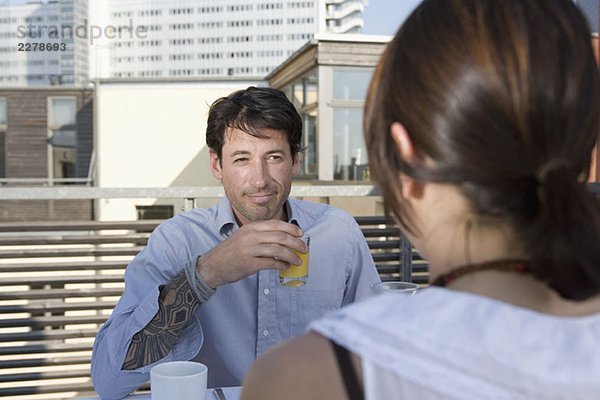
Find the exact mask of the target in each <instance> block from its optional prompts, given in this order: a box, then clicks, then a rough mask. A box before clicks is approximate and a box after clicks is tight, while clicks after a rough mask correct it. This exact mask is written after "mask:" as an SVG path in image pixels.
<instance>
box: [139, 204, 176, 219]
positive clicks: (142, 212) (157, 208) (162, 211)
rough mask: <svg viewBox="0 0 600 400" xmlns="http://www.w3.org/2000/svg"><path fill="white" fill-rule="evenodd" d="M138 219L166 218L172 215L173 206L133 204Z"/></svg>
mask: <svg viewBox="0 0 600 400" xmlns="http://www.w3.org/2000/svg"><path fill="white" fill-rule="evenodd" d="M135 208H136V210H137V217H138V219H168V218H171V217H172V216H173V215H174V211H173V206H168V205H164V206H163V205H153V206H135Z"/></svg>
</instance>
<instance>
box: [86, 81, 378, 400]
mask: <svg viewBox="0 0 600 400" xmlns="http://www.w3.org/2000/svg"><path fill="white" fill-rule="evenodd" d="M301 137H302V121H301V118H300V116H299V115H298V113H297V111H296V109H295V108H294V106H293V105H292V104H291V103H290V102H289V100H288V99H287V98H286V97H285V95H284V94H283V93H282V92H280V91H278V90H275V89H268V88H256V87H250V88H248V89H246V90H241V91H237V92H234V93H232V94H231V95H229V96H228V97H224V98H221V99H218V100H217V101H216V102H215V103H213V105H212V106H211V108H210V111H209V117H208V126H207V130H206V142H207V145H208V147H209V148H210V169H211V171H212V173H213V175H214V176H215V177H216V178H217V179H219V180H221V181H222V183H223V188H224V190H225V197H224V198H223V199H222V200H221V201H220V202H219V204H218V205H216V206H214V207H211V208H208V209H194V210H192V211H189V212H186V213H182V214H179V215H177V216H175V217H174V218H172V219H170V220H168V221H166V222H164V223H162V224H161V225H160V226H158V227H157V228H156V230H155V231H154V232H153V233H152V235H151V237H150V239H149V241H148V245H147V247H146V248H145V249H144V250H143V251H141V252H140V253H139V254H138V255H137V256H136V257H135V259H134V260H133V261H131V263H130V264H129V265H128V267H127V270H126V273H125V283H126V285H125V292H124V293H123V296H122V297H121V299H120V301H119V302H118V304H117V306H116V307H115V309H114V311H113V313H112V315H111V317H110V318H109V320H108V321H107V322H106V324H105V325H104V326H103V327H102V328H101V329H100V331H99V332H98V336H97V338H96V342H95V344H94V352H93V355H92V378H93V381H94V385H95V387H96V391H97V392H98V394H99V395H100V396H101V397H102V398H106V399H113V398H121V397H123V396H125V395H127V394H128V393H130V392H131V391H133V390H135V389H136V388H137V387H138V386H140V385H141V384H143V383H145V382H147V381H148V378H149V371H150V369H151V368H152V367H153V366H154V365H155V364H156V363H160V362H165V361H174V360H192V359H193V360H196V361H200V362H203V363H205V364H206V365H208V367H209V374H208V385H209V387H215V386H238V385H241V382H242V379H243V377H244V374H245V373H246V370H247V369H248V368H249V366H250V365H251V364H252V362H253V361H254V360H255V359H256V357H257V356H258V355H260V354H261V353H263V352H264V351H265V350H266V349H268V348H269V347H271V346H272V345H274V344H276V343H278V342H280V341H282V340H284V339H288V338H291V337H293V336H295V335H298V334H300V333H302V332H303V331H304V329H305V328H306V326H307V324H308V323H309V322H310V321H312V320H314V319H316V318H318V317H320V316H322V315H323V314H324V313H325V312H327V311H330V310H335V309H338V308H340V307H341V306H343V305H345V304H348V303H351V302H353V301H355V300H357V299H359V298H363V297H367V296H369V295H370V293H371V289H370V285H371V284H372V283H374V282H377V281H379V275H378V273H377V270H376V269H375V266H374V264H373V259H372V257H371V254H370V252H369V249H368V246H367V244H366V242H365V240H364V237H363V236H362V233H361V231H360V229H359V227H358V225H357V224H356V222H355V221H354V219H353V218H352V217H351V216H350V215H348V214H347V213H345V212H343V211H341V210H338V209H336V208H334V207H331V206H327V205H323V204H317V203H310V202H305V201H299V200H294V199H288V195H289V193H290V188H291V181H292V177H293V176H294V174H295V173H296V172H297V170H298V167H299V165H300V164H299V157H300V155H299V152H300V151H301ZM303 233H308V234H309V235H311V249H310V271H309V278H308V281H307V283H306V285H304V286H302V287H299V288H288V287H283V286H281V285H280V284H279V270H282V269H286V268H288V267H289V266H290V265H291V264H294V265H298V264H300V259H299V257H298V256H297V255H296V254H295V253H294V252H293V251H292V250H296V251H298V252H302V253H305V252H306V251H307V248H306V246H305V244H304V242H302V241H301V240H300V236H301V235H302V234H303Z"/></svg>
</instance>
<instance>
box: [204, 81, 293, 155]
mask: <svg viewBox="0 0 600 400" xmlns="http://www.w3.org/2000/svg"><path fill="white" fill-rule="evenodd" d="M230 129H239V130H241V131H244V132H246V133H247V134H249V135H252V136H255V137H258V138H263V137H265V134H264V132H261V131H262V130H263V129H272V130H276V131H280V132H283V133H284V134H285V136H286V137H287V140H288V143H289V144H290V152H291V154H292V157H295V156H296V154H297V153H298V152H299V151H300V150H301V141H302V118H301V117H300V115H299V114H298V111H296V108H295V107H294V105H293V104H292V103H291V102H290V101H289V100H288V98H287V97H286V95H285V94H284V93H283V92H282V91H280V90H277V89H272V88H259V87H254V86H250V87H249V88H247V89H244V90H238V91H236V92H233V93H231V94H230V95H229V96H227V97H221V98H219V99H217V100H216V101H215V102H214V103H213V104H212V105H211V106H210V110H209V112H208V125H207V127H206V144H207V145H208V147H210V148H211V149H212V150H213V151H214V152H215V153H217V156H218V157H219V159H221V156H222V153H223V142H224V141H225V133H226V132H227V131H228V130H230Z"/></svg>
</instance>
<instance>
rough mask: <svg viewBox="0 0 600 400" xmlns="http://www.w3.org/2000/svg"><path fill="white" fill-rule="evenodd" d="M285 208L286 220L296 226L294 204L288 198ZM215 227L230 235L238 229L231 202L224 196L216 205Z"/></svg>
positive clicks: (221, 232)
mask: <svg viewBox="0 0 600 400" xmlns="http://www.w3.org/2000/svg"><path fill="white" fill-rule="evenodd" d="M284 207H285V210H286V212H287V216H288V222H289V223H291V224H294V225H296V226H300V225H299V224H298V219H297V213H295V212H294V208H295V205H294V204H293V203H292V202H290V200H289V199H288V200H287V201H286V202H285V204H284ZM215 220H216V223H217V228H219V233H220V234H221V235H223V236H227V237H228V236H230V235H231V234H232V233H233V232H234V231H236V230H237V229H239V226H238V224H237V222H236V220H235V216H234V214H233V209H232V208H231V203H230V202H229V199H228V198H227V197H226V196H223V197H222V198H221V200H220V201H219V204H218V205H217V215H216V218H215Z"/></svg>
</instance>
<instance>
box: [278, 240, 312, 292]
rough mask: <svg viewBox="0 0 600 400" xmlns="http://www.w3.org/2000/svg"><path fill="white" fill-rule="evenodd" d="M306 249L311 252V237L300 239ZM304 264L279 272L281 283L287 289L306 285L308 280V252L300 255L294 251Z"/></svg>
mask: <svg viewBox="0 0 600 400" xmlns="http://www.w3.org/2000/svg"><path fill="white" fill-rule="evenodd" d="M300 240H302V241H303V242H304V243H306V247H308V249H309V251H310V236H309V235H304V236H302V237H301V238H300ZM292 251H293V252H294V253H295V254H296V255H297V256H298V257H300V260H302V263H301V264H300V265H290V267H289V268H288V269H284V270H280V271H279V283H281V284H282V285H283V286H287V287H299V286H302V285H304V284H305V283H306V281H307V280H308V253H309V252H308V251H307V252H306V253H300V252H298V251H296V250H292Z"/></svg>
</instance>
